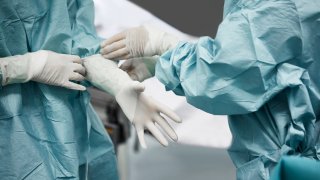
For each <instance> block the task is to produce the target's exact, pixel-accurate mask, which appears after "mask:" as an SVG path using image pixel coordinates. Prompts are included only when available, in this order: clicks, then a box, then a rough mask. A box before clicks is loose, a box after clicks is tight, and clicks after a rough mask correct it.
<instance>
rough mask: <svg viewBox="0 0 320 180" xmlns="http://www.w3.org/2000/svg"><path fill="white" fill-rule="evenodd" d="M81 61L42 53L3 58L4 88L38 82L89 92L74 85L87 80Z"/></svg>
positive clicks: (69, 56)
mask: <svg viewBox="0 0 320 180" xmlns="http://www.w3.org/2000/svg"><path fill="white" fill-rule="evenodd" d="M81 63H82V61H81V59H80V57H78V56H74V55H66V54H58V53H55V52H52V51H46V50H41V51H37V52H33V53H27V54H24V55H17V56H10V57H5V58H0V68H1V72H2V76H3V77H2V82H1V83H2V85H3V86H5V85H8V84H13V83H24V82H27V81H30V80H31V81H36V82H40V83H44V84H49V85H54V86H62V87H66V88H69V89H74V90H81V91H83V90H85V89H86V88H85V87H84V86H82V85H79V84H76V83H74V82H72V80H73V81H82V80H84V75H85V68H84V67H83V66H82V64H81Z"/></svg>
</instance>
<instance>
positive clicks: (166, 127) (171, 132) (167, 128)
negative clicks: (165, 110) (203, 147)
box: [154, 115, 178, 141]
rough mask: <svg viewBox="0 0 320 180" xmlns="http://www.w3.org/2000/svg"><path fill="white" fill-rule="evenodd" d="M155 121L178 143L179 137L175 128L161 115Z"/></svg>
mask: <svg viewBox="0 0 320 180" xmlns="http://www.w3.org/2000/svg"><path fill="white" fill-rule="evenodd" d="M154 120H155V121H156V123H157V124H158V125H159V126H160V127H161V128H162V129H163V130H164V131H165V132H166V133H167V134H168V136H169V137H170V138H171V139H172V140H174V141H178V136H177V134H176V132H175V131H174V130H173V128H172V127H171V126H170V124H169V123H168V122H167V121H166V120H165V119H164V118H163V117H161V116H160V115H158V116H155V117H154Z"/></svg>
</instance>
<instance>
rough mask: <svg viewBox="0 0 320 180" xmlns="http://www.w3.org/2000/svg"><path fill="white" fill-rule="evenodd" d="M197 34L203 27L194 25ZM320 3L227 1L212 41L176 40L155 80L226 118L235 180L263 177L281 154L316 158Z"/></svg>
mask: <svg viewBox="0 0 320 180" xmlns="http://www.w3.org/2000/svg"><path fill="white" fill-rule="evenodd" d="M199 28H201V27H199ZM319 70H320V0H313V1H310V0H226V1H225V8H224V18H223V21H222V23H221V24H220V26H219V28H218V32H217V35H216V38H215V39H211V38H209V37H202V38H200V39H199V41H198V42H197V43H187V42H180V43H179V44H178V45H177V46H176V47H175V48H174V49H172V50H170V51H168V52H166V53H165V54H163V55H162V56H161V58H160V60H159V61H158V63H157V66H156V76H157V78H158V79H159V80H160V81H161V82H162V83H163V84H164V85H165V86H166V89H167V90H173V91H174V92H175V93H176V94H178V95H183V96H186V98H187V101H188V102H189V103H190V104H192V105H194V106H195V107H198V108H199V109H202V110H204V111H206V112H209V113H212V114H218V115H229V126H230V130H231V132H232V135H233V141H232V145H231V146H230V148H229V150H228V151H229V155H230V157H231V159H232V161H233V162H234V164H235V166H236V168H237V179H245V180H248V179H253V180H259V179H269V177H270V172H271V171H272V169H273V168H274V166H275V165H276V164H277V162H278V161H279V159H280V158H281V156H283V155H292V156H304V157H309V158H313V159H316V160H319V158H320V140H319V135H320V133H319V132H320V121H319V113H320V94H319V92H320V91H319V88H320V81H319V77H320V76H319V75H320V74H319Z"/></svg>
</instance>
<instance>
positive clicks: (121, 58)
mask: <svg viewBox="0 0 320 180" xmlns="http://www.w3.org/2000/svg"><path fill="white" fill-rule="evenodd" d="M131 58H132V55H131V54H130V53H129V54H126V55H124V56H121V57H118V58H115V60H128V59H131Z"/></svg>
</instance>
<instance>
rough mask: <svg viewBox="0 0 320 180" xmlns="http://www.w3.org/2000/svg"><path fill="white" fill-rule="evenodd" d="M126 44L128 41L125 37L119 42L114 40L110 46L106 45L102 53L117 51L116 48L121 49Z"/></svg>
mask: <svg viewBox="0 0 320 180" xmlns="http://www.w3.org/2000/svg"><path fill="white" fill-rule="evenodd" d="M125 46H126V41H125V39H122V40H120V41H117V42H114V43H112V44H110V45H108V46H104V47H103V48H102V49H101V50H100V54H103V55H105V54H109V53H111V52H113V51H116V50H119V49H122V48H124V47H125Z"/></svg>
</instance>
